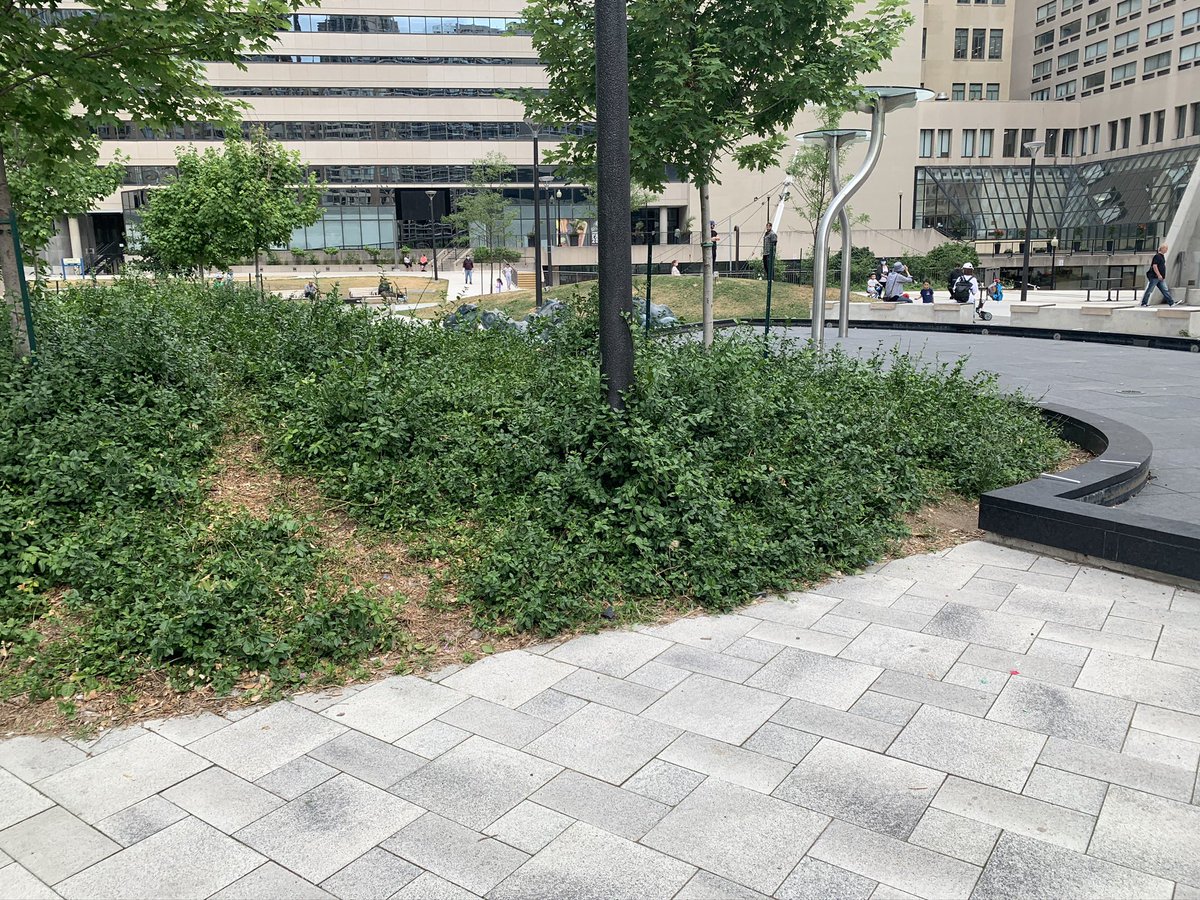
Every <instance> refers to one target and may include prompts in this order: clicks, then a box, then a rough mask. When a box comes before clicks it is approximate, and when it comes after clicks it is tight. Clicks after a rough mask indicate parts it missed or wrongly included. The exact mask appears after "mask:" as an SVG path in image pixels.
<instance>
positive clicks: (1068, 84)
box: [1054, 78, 1078, 100]
mask: <svg viewBox="0 0 1200 900" xmlns="http://www.w3.org/2000/svg"><path fill="white" fill-rule="evenodd" d="M1077 84H1078V83H1077V82H1076V81H1075V79H1074V78H1072V79H1071V80H1070V81H1062V82H1059V83H1058V84H1056V85H1055V86H1054V99H1055V100H1074V99H1075V88H1076V87H1077Z"/></svg>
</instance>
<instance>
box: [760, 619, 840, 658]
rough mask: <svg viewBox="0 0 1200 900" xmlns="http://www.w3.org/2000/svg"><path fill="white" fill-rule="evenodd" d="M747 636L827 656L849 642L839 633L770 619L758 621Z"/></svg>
mask: <svg viewBox="0 0 1200 900" xmlns="http://www.w3.org/2000/svg"><path fill="white" fill-rule="evenodd" d="M818 621H819V620H818ZM747 637H748V638H750V639H751V640H755V641H764V642H766V643H771V644H780V645H782V646H784V647H795V648H797V649H800V650H811V651H813V652H814V653H824V654H827V655H828V656H837V654H839V653H841V652H842V650H844V649H845V648H846V645H847V644H849V643H850V638H848V637H844V636H842V635H840V634H830V633H828V632H826V631H814V630H812V629H811V628H802V627H801V626H799V625H788V624H785V623H783V622H771V621H764V622H760V623H759V624H758V626H757V627H755V628H754V629H753V630H752V631H750V632H748V633H747Z"/></svg>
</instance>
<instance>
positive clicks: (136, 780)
mask: <svg viewBox="0 0 1200 900" xmlns="http://www.w3.org/2000/svg"><path fill="white" fill-rule="evenodd" d="M207 767H208V761H207V760H205V759H202V758H201V757H199V756H197V755H196V754H194V753H192V752H190V751H188V750H185V749H183V748H182V747H179V746H177V745H176V744H172V743H171V742H170V741H168V740H167V739H166V738H162V737H159V736H158V735H157V734H150V733H149V732H146V731H143V732H142V736H141V737H139V738H137V739H135V740H132V741H130V742H129V743H127V744H122V745H121V746H119V747H116V748H114V749H112V750H109V751H107V752H106V753H102V754H101V755H100V756H94V757H92V758H91V759H88V760H85V761H84V762H81V763H78V764H76V765H74V766H71V768H69V769H63V770H62V771H61V772H58V773H57V774H55V775H51V776H50V777H49V778H45V779H43V780H42V781H39V782H38V784H37V787H38V790H40V791H41V792H42V793H43V794H45V795H46V796H48V797H50V798H52V799H53V800H55V801H57V802H58V803H61V804H62V805H63V806H65V807H66V808H67V809H69V810H71V812H73V813H75V815H77V816H79V818H81V819H83V820H84V821H85V822H89V823H91V822H99V821H100V820H101V819H104V818H107V817H108V816H111V815H112V814H113V813H115V812H117V811H118V810H122V809H124V808H125V807H127V806H132V805H133V804H135V803H137V802H138V801H139V800H145V799H146V798H147V797H150V796H153V795H154V794H157V793H158V792H159V791H162V790H165V789H166V788H169V787H170V786H171V785H173V784H176V783H178V782H180V781H183V780H184V779H185V778H190V777H191V776H192V775H195V774H196V773H197V772H199V771H200V770H202V769H205V768H207Z"/></svg>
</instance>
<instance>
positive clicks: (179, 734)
mask: <svg viewBox="0 0 1200 900" xmlns="http://www.w3.org/2000/svg"><path fill="white" fill-rule="evenodd" d="M228 725H229V720H228V719H225V718H222V717H221V716H218V715H216V714H214V713H209V712H206V713H200V715H198V716H176V717H175V718H173V719H162V720H160V721H158V722H147V723H146V724H145V726H144V727H145V729H146V730H147V731H153V732H154V733H155V734H160V735H162V736H163V737H165V738H166V739H167V740H168V741H172V742H174V743H176V744H179V746H181V747H186V746H187V745H188V744H190V743H192V741H198V740H200V738H202V737H208V735H210V734H212V733H213V732H214V731H220V730H221V729H222V728H225V727H226V726H228Z"/></svg>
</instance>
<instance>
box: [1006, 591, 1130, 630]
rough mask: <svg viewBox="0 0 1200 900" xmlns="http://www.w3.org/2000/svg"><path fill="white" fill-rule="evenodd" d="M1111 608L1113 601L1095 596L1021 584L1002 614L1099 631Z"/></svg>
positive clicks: (1010, 595)
mask: <svg viewBox="0 0 1200 900" xmlns="http://www.w3.org/2000/svg"><path fill="white" fill-rule="evenodd" d="M1112 605H1113V601H1112V599H1111V598H1107V597H1103V596H1098V595H1095V594H1090V593H1089V594H1079V593H1076V594H1068V593H1066V592H1064V591H1052V590H1046V589H1045V588H1038V587H1029V586H1026V585H1024V584H1018V585H1017V586H1016V587H1015V588H1013V592H1012V593H1011V594H1009V595H1008V596H1007V597H1006V598H1005V600H1004V602H1003V603H1001V604H1000V611H1001V612H1006V613H1010V614H1012V615H1014V616H1027V617H1028V618H1031V619H1042V620H1043V621H1046V622H1060V623H1062V624H1063V625H1078V626H1082V627H1083V628H1099V627H1100V626H1101V625H1103V624H1104V619H1105V617H1106V616H1107V615H1108V613H1109V610H1111V609H1112Z"/></svg>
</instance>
